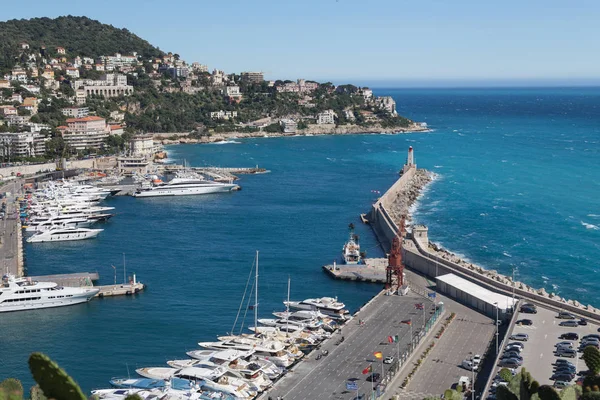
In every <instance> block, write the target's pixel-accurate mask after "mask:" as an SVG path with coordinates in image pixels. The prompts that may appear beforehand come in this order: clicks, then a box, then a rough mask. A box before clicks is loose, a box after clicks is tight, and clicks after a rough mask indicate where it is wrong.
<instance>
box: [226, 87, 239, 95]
mask: <svg viewBox="0 0 600 400" xmlns="http://www.w3.org/2000/svg"><path fill="white" fill-rule="evenodd" d="M225 94H226V95H227V96H229V97H240V96H241V95H242V94H241V93H240V87H239V86H227V87H226V88H225Z"/></svg>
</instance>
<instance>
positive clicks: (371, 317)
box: [263, 294, 432, 400]
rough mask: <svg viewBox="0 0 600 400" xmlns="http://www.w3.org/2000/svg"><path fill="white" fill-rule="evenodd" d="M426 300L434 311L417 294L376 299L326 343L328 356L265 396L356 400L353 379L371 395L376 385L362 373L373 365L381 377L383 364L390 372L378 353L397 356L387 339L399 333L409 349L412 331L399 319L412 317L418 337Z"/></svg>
mask: <svg viewBox="0 0 600 400" xmlns="http://www.w3.org/2000/svg"><path fill="white" fill-rule="evenodd" d="M423 302H425V303H426V309H427V310H429V309H431V304H432V303H431V302H426V301H425V300H424V298H423V297H420V296H418V295H416V294H409V295H408V296H384V295H381V296H379V297H377V298H375V299H374V300H373V301H372V302H371V303H370V304H369V305H367V306H366V307H365V308H364V309H363V310H362V311H361V312H360V313H359V316H358V317H355V319H353V320H352V321H350V322H349V323H348V324H347V325H346V326H345V327H344V328H343V330H342V334H341V335H337V334H336V335H334V337H333V338H332V339H331V340H329V341H327V342H325V343H323V345H322V347H321V349H322V350H325V349H326V350H328V351H329V355H328V356H327V357H323V358H321V359H320V360H316V359H315V356H316V354H311V355H310V356H309V357H307V359H306V360H305V361H302V362H301V363H300V364H299V365H298V366H296V368H294V370H293V371H290V372H289V373H288V374H287V376H286V377H285V378H283V379H282V380H281V381H279V382H277V384H276V385H275V387H274V388H273V389H271V390H270V391H269V393H268V394H267V395H265V396H263V398H267V396H270V397H272V398H277V397H278V396H283V398H284V399H286V400H301V399H307V400H309V399H324V398H332V399H354V398H356V392H355V391H353V392H349V391H347V390H346V382H347V381H348V380H349V379H355V380H356V382H357V384H358V387H359V390H358V392H359V393H361V394H362V393H367V394H368V393H370V391H371V382H368V381H366V377H367V376H368V375H363V374H362V370H363V369H365V368H367V367H368V366H369V365H371V364H372V366H373V371H374V372H379V373H380V374H381V372H382V365H383V367H384V370H385V371H387V370H388V368H389V366H388V365H385V364H382V363H381V361H378V360H376V359H375V357H374V356H373V353H374V352H375V351H381V352H382V353H383V356H384V357H386V356H388V355H393V356H394V357H396V356H397V353H398V346H397V345H395V344H388V343H387V337H388V336H393V335H400V337H401V340H400V342H399V349H400V353H401V354H402V353H403V352H405V351H406V349H407V348H408V345H409V337H410V327H409V326H408V325H406V324H401V323H400V321H402V320H406V319H409V318H412V321H413V325H412V327H413V334H416V333H417V331H419V328H420V327H422V325H423V311H421V310H416V309H415V306H414V305H415V303H423ZM426 315H427V316H428V314H426ZM358 318H360V319H363V320H364V321H365V324H364V325H363V326H359V324H358ZM342 335H343V336H344V337H345V341H344V342H343V343H342V344H340V345H338V346H336V345H335V342H336V341H337V340H338V337H339V336H342ZM313 353H315V352H313ZM383 375H384V374H382V376H383Z"/></svg>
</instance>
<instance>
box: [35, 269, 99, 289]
mask: <svg viewBox="0 0 600 400" xmlns="http://www.w3.org/2000/svg"><path fill="white" fill-rule="evenodd" d="M28 278H31V280H34V281H38V282H55V283H57V284H58V285H59V286H67V287H82V286H94V282H96V281H98V279H100V276H99V275H98V273H97V272H77V273H74V274H59V275H44V276H30V277H28Z"/></svg>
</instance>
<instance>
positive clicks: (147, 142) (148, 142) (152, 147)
mask: <svg viewBox="0 0 600 400" xmlns="http://www.w3.org/2000/svg"><path fill="white" fill-rule="evenodd" d="M129 148H130V150H131V154H132V155H134V156H144V157H148V158H149V157H152V155H153V154H154V153H156V152H157V150H158V148H157V146H156V144H155V143H154V139H153V138H152V134H147V135H135V136H134V137H132V138H131V142H129Z"/></svg>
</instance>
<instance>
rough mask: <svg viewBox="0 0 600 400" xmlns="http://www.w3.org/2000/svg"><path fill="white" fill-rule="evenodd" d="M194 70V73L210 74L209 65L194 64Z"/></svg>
mask: <svg viewBox="0 0 600 400" xmlns="http://www.w3.org/2000/svg"><path fill="white" fill-rule="evenodd" d="M192 70H193V71H194V72H200V73H202V72H208V65H204V64H200V63H199V62H193V63H192Z"/></svg>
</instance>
